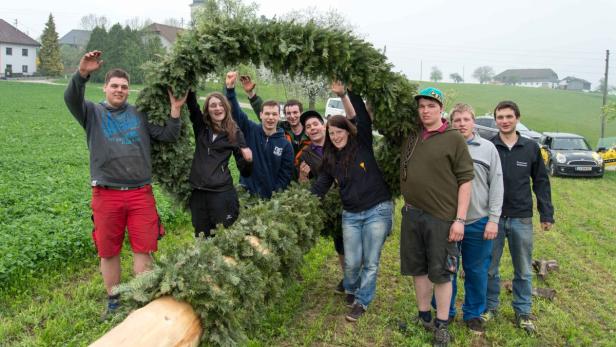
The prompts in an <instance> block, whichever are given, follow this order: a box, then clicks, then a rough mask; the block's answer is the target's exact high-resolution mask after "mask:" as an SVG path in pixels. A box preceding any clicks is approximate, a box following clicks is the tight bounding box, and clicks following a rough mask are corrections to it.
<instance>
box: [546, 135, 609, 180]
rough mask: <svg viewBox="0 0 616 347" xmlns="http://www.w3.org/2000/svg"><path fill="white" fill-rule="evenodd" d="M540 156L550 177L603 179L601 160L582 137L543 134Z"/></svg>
mask: <svg viewBox="0 0 616 347" xmlns="http://www.w3.org/2000/svg"><path fill="white" fill-rule="evenodd" d="M541 154H542V155H543V160H544V161H545V165H546V167H547V168H548V171H549V173H550V175H551V176H587V177H603V172H604V169H605V167H604V163H603V158H601V156H600V155H599V154H598V153H597V152H595V151H593V150H592V149H591V148H590V146H589V145H588V142H586V139H584V137H583V136H580V135H576V134H568V133H549V132H546V133H543V137H542V138H541Z"/></svg>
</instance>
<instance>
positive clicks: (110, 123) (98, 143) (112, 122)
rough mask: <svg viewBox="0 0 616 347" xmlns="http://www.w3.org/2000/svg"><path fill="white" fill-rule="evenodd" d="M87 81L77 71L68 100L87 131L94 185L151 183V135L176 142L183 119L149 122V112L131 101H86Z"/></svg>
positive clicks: (70, 85)
mask: <svg viewBox="0 0 616 347" xmlns="http://www.w3.org/2000/svg"><path fill="white" fill-rule="evenodd" d="M87 81H88V78H83V77H81V75H79V73H75V75H74V76H73V78H72V79H71V81H70V82H69V84H68V87H67V88H66V91H65V92H64V102H65V103H66V106H67V107H68V109H69V111H70V112H71V113H72V114H73V116H74V117H75V119H76V120H77V122H79V124H80V125H81V126H82V127H83V128H84V129H85V131H86V135H87V141H88V149H89V150H90V177H91V183H92V186H95V185H104V186H112V187H138V186H142V185H145V184H149V183H151V182H152V160H151V157H150V138H152V139H155V140H158V141H165V142H172V141H176V140H177V139H178V137H179V136H180V119H179V118H177V119H176V118H170V119H168V120H167V122H166V124H165V126H160V125H155V124H151V123H149V122H148V117H147V115H146V114H144V113H142V112H139V111H138V110H137V108H135V106H133V105H130V104H128V103H125V104H124V105H122V106H121V107H119V108H114V107H112V106H110V105H108V104H107V103H106V102H101V103H98V104H95V103H93V102H90V101H86V100H84V94H85V89H86V82H87Z"/></svg>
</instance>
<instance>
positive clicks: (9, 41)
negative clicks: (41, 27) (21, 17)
mask: <svg viewBox="0 0 616 347" xmlns="http://www.w3.org/2000/svg"><path fill="white" fill-rule="evenodd" d="M40 46H41V45H40V44H39V43H38V42H36V41H35V40H34V39H33V38H31V37H30V36H28V35H26V34H24V33H23V32H21V31H19V30H18V29H17V28H15V27H14V26H12V25H10V24H9V23H7V22H6V21H5V20H3V19H0V77H9V76H13V75H15V74H18V75H20V74H21V75H23V76H31V75H32V74H34V73H35V72H36V53H37V52H36V51H37V49H38V47H40Z"/></svg>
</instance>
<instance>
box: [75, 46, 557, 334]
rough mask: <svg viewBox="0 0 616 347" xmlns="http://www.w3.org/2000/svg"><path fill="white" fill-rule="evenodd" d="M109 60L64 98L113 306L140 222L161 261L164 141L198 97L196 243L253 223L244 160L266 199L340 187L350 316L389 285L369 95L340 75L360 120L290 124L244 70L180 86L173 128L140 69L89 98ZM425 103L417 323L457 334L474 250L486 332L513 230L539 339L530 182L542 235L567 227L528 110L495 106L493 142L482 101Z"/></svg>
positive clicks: (476, 302)
mask: <svg viewBox="0 0 616 347" xmlns="http://www.w3.org/2000/svg"><path fill="white" fill-rule="evenodd" d="M101 57H102V53H101V52H100V51H92V52H88V53H86V54H85V55H84V56H83V57H82V59H81V61H80V64H79V69H78V71H77V73H75V75H74V76H73V78H72V79H71V81H70V82H69V86H68V88H67V90H66V92H65V101H66V104H67V106H68V109H69V110H70V112H71V113H72V114H73V116H74V117H75V118H76V120H77V121H78V122H79V124H80V125H81V126H82V127H83V128H84V129H85V131H86V135H87V143H88V148H89V150H90V175H91V185H92V211H93V222H94V232H93V238H94V242H95V245H96V248H97V251H98V254H99V256H100V258H101V264H100V267H101V273H102V275H103V280H104V284H105V287H106V290H107V293H108V303H107V310H106V312H107V313H113V312H114V311H115V310H116V309H117V307H118V306H119V303H120V302H119V297H118V296H117V295H113V292H112V289H113V287H114V286H116V285H117V284H119V282H120V255H119V254H120V250H121V247H122V242H123V240H124V234H125V230H127V231H128V235H129V239H130V244H131V248H132V251H133V254H134V272H135V273H141V272H143V271H147V270H148V269H149V268H150V267H151V262H152V258H151V253H152V252H155V251H156V250H157V240H158V239H159V238H160V236H162V234H163V233H164V230H163V227H162V225H161V223H160V219H159V217H158V214H157V212H156V206H155V201H154V197H153V195H152V188H151V185H150V184H151V181H152V177H151V159H150V146H151V141H167V142H172V141H175V140H177V139H178V137H179V134H180V122H181V121H180V113H181V109H182V107H183V106H184V104H187V106H188V110H189V113H190V121H191V122H192V127H193V133H194V136H195V152H194V158H193V162H192V167H191V171H190V177H189V182H190V185H191V187H192V194H191V197H190V209H191V213H192V223H193V226H194V229H195V236H196V237H206V238H207V237H212V236H214V235H213V234H212V232H213V230H215V228H216V226H217V225H219V224H222V225H223V226H225V227H228V226H230V225H232V224H233V222H234V221H235V220H236V219H237V218H238V215H239V213H240V208H239V201H238V197H237V192H236V191H235V188H234V184H233V179H232V177H231V174H230V170H229V167H228V165H229V158H230V157H231V155H233V156H234V158H235V162H236V165H237V167H238V169H239V171H240V184H241V185H242V186H244V187H245V188H246V189H247V190H248V191H249V192H250V193H251V194H253V195H256V196H259V197H261V198H264V199H268V198H270V197H271V196H272V193H273V192H275V191H280V190H284V189H285V188H286V187H287V186H288V185H289V184H290V182H291V181H292V180H297V181H300V182H310V189H311V191H312V192H313V193H314V194H315V195H317V196H319V197H323V196H325V194H326V193H327V191H328V190H329V189H330V188H331V187H332V186H334V185H335V186H337V189H339V191H340V198H341V203H342V207H343V209H342V211H341V219H342V222H341V223H342V235H341V236H340V237H334V245H335V248H336V251H337V253H338V255H339V261H340V265H341V268H342V270H343V280H341V281H340V283H338V285H337V286H336V290H337V291H338V292H340V293H344V294H346V296H345V304H346V305H347V306H348V307H349V311H348V313H347V314H346V315H345V317H346V319H347V320H348V321H351V322H354V321H357V320H358V319H359V318H360V317H361V316H362V315H363V314H364V313H365V312H366V310H367V308H368V306H369V305H370V303H371V302H372V300H373V299H374V295H375V292H376V283H377V274H378V269H379V260H380V255H381V250H382V248H383V244H384V242H385V240H386V238H387V237H388V236H389V235H390V233H391V230H392V223H393V218H392V216H393V203H392V195H391V193H390V191H389V188H388V186H387V184H386V183H385V180H384V178H383V174H382V172H381V170H380V169H379V167H378V164H377V161H376V159H375V155H374V148H373V141H374V139H373V132H372V117H373V116H372V114H371V112H370V111H369V110H368V108H367V107H366V104H365V103H364V101H363V100H362V98H361V97H360V96H359V95H356V94H354V93H353V91H352V90H351V89H350V88H347V87H345V86H344V85H343V84H342V83H341V82H339V81H334V82H333V83H332V92H333V93H335V94H336V95H337V96H339V97H340V98H341V100H342V103H343V105H344V109H345V112H346V116H341V115H340V116H332V117H330V118H329V119H328V120H327V123H325V121H324V119H323V117H322V116H321V115H320V114H319V113H318V112H316V111H313V110H308V111H305V112H304V110H303V107H302V104H301V103H300V102H299V101H297V100H289V101H288V102H287V103H286V104H285V106H284V110H283V111H284V113H285V116H286V121H284V122H280V107H279V105H278V103H277V102H276V101H272V100H268V101H265V102H263V100H261V98H260V97H259V96H258V95H256V93H255V83H254V82H253V81H252V80H251V78H250V77H249V76H241V77H239V76H238V74H237V72H234V71H231V72H229V73H227V75H226V78H225V87H226V88H225V91H224V93H218V92H214V93H210V94H208V95H207V96H206V97H205V102H204V106H203V108H200V106H199V104H198V101H197V96H196V94H195V92H194V91H189V92H187V94H186V95H183V96H181V97H178V96H176V95H174V93H173V91H172V90H169V102H170V106H171V107H170V109H171V112H170V113H171V114H170V118H169V120H167V122H166V124H165V125H164V126H158V125H154V124H151V123H149V122H148V118H147V115H146V114H143V113H142V112H140V111H138V110H137V109H136V108H135V107H134V106H132V105H130V104H128V103H127V98H128V94H129V76H128V74H127V73H126V72H125V71H123V70H120V69H112V70H110V71H109V72H108V73H107V75H106V78H105V84H104V87H103V91H104V93H105V100H104V101H102V102H100V103H93V102H90V101H86V100H85V99H84V94H85V85H86V82H87V81H88V79H89V76H90V74H91V73H92V72H94V71H96V70H98V69H99V68H100V67H101V64H102V60H101ZM238 77H239V81H240V83H241V85H242V88H243V89H244V91H245V92H246V94H247V95H248V97H249V100H250V102H251V105H252V107H253V109H254V110H255V112H256V113H257V114H258V115H259V119H260V122H255V121H252V120H250V119H249V117H248V116H247V115H246V113H245V112H244V111H243V110H242V108H241V107H240V104H239V102H238V99H237V96H236V93H235V85H236V82H237V81H238ZM415 99H416V101H417V105H418V111H419V120H420V124H421V127H420V128H421V129H420V131H419V132H417V133H413V134H411V135H409V136H408V137H407V138H406V139H404V142H403V146H402V148H401V161H400V188H401V191H402V195H403V197H404V206H403V207H402V227H401V240H400V263H401V272H402V274H403V275H410V276H413V278H414V284H415V291H416V297H417V305H418V315H417V318H416V321H417V322H418V323H420V324H421V325H422V326H424V327H425V328H426V329H429V330H431V331H433V332H434V337H435V345H447V344H448V343H449V341H450V338H451V337H450V334H449V330H448V324H449V323H450V322H451V321H452V318H453V317H455V313H456V312H455V293H456V291H455V288H456V273H457V271H458V263H459V262H460V253H461V259H462V260H461V261H462V266H463V269H464V271H465V274H466V277H465V281H464V285H465V298H464V304H463V305H462V310H463V313H464V316H463V319H464V321H465V322H466V324H467V326H468V327H469V329H471V330H472V331H474V332H477V333H481V332H483V331H484V327H483V326H484V322H485V321H487V320H489V319H491V318H493V317H494V315H495V314H496V312H497V309H498V305H499V302H498V296H499V291H500V284H499V274H498V269H499V262H500V258H501V255H502V251H503V246H504V240H505V238H507V240H508V242H509V249H510V252H511V256H512V259H513V264H514V280H513V293H514V300H513V307H514V310H515V312H516V318H517V324H518V325H519V326H520V327H521V328H523V329H525V330H527V331H529V332H533V331H534V330H535V328H534V325H533V322H532V321H531V319H530V308H531V271H530V266H531V252H532V221H531V217H532V207H533V202H532V196H531V192H530V191H531V185H530V184H531V183H530V182H531V180H532V189H533V191H534V192H535V195H536V197H537V203H538V209H539V213H540V215H541V222H542V227H543V229H544V230H548V229H549V228H550V227H551V225H552V223H553V222H554V219H553V208H552V205H551V198H550V184H549V180H548V177H547V174H546V170H545V167H544V164H543V161H542V160H541V155H540V152H539V147H538V145H537V144H536V143H534V142H532V141H531V140H527V139H525V138H523V137H521V136H520V135H519V133H517V132H516V130H515V126H516V124H517V121H518V119H519V118H520V113H519V109H518V107H517V105H516V104H515V103H513V102H510V101H506V102H501V103H499V104H498V105H497V106H496V108H495V111H494V116H495V119H496V123H497V125H498V127H499V130H500V132H499V134H498V135H497V136H496V137H495V138H494V139H490V140H487V139H482V138H480V137H479V135H477V134H476V133H475V132H474V131H473V127H474V117H475V115H474V112H473V109H472V108H471V107H470V106H469V105H464V104H458V105H456V106H455V107H454V108H453V110H452V111H451V112H450V119H449V120H446V119H444V118H442V115H443V111H444V109H443V105H444V95H443V94H442V93H441V92H440V91H439V90H438V89H435V88H427V89H424V90H422V91H421V92H420V93H419V94H418V95H416V96H415ZM329 227H331V226H329ZM432 297H433V300H432V304H433V306H435V308H436V317H435V319H434V320H433V319H432V313H431V307H430V305H431V303H430V301H431V298H432Z"/></svg>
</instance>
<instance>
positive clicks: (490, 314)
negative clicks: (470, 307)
mask: <svg viewBox="0 0 616 347" xmlns="http://www.w3.org/2000/svg"><path fill="white" fill-rule="evenodd" d="M494 318H496V311H495V310H487V311H485V312H484V313H482V314H481V315H480V316H479V319H481V321H482V322H484V323H487V322H489V321H491V320H493V319H494Z"/></svg>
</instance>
